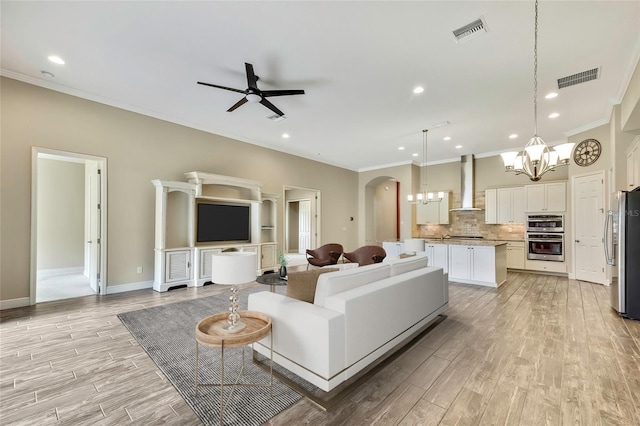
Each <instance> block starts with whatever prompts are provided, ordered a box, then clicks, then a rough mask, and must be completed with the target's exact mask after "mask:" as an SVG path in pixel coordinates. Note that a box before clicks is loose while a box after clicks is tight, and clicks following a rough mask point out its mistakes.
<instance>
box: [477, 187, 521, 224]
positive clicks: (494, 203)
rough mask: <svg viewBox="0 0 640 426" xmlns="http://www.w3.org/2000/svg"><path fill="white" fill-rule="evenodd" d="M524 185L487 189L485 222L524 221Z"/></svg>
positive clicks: (506, 222) (507, 222)
mask: <svg viewBox="0 0 640 426" xmlns="http://www.w3.org/2000/svg"><path fill="white" fill-rule="evenodd" d="M524 205H525V193H524V187H523V186H518V187H514V188H498V189H487V190H486V191H485V223H488V224H509V223H524V222H525V215H524Z"/></svg>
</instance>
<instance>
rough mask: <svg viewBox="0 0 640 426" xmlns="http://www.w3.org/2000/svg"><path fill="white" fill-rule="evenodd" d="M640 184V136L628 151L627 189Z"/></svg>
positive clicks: (629, 189)
mask: <svg viewBox="0 0 640 426" xmlns="http://www.w3.org/2000/svg"><path fill="white" fill-rule="evenodd" d="M638 186H640V136H638V137H636V138H635V139H634V141H633V143H632V144H631V147H630V148H629V150H628V151H627V188H626V189H627V191H631V190H632V189H633V188H636V187H638Z"/></svg>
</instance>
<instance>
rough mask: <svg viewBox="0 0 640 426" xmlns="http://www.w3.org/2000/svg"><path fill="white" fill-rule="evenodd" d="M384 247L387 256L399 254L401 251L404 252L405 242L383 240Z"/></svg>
mask: <svg viewBox="0 0 640 426" xmlns="http://www.w3.org/2000/svg"><path fill="white" fill-rule="evenodd" d="M382 248H383V249H384V251H385V253H387V257H391V256H399V255H400V253H404V243H400V242H394V241H383V242H382Z"/></svg>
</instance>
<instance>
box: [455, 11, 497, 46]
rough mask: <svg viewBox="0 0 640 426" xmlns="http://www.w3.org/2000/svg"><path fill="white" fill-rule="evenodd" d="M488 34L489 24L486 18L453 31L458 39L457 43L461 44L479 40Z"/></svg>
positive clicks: (480, 18)
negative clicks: (475, 39)
mask: <svg viewBox="0 0 640 426" xmlns="http://www.w3.org/2000/svg"><path fill="white" fill-rule="evenodd" d="M487 32H489V28H487V23H486V22H485V21H484V16H481V17H479V18H478V19H476V20H475V21H473V22H472V23H470V24H467V25H465V26H464V27H460V28H458V29H457V30H453V36H454V37H455V39H456V43H458V44H460V43H464V42H467V41H469V40H473V39H474V38H478V37H480V36H481V35H484V34H486V33H487Z"/></svg>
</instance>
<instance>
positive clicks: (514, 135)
mask: <svg viewBox="0 0 640 426" xmlns="http://www.w3.org/2000/svg"><path fill="white" fill-rule="evenodd" d="M517 137H518V135H517V134H516V133H511V134H510V135H509V139H515V138H517Z"/></svg>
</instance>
